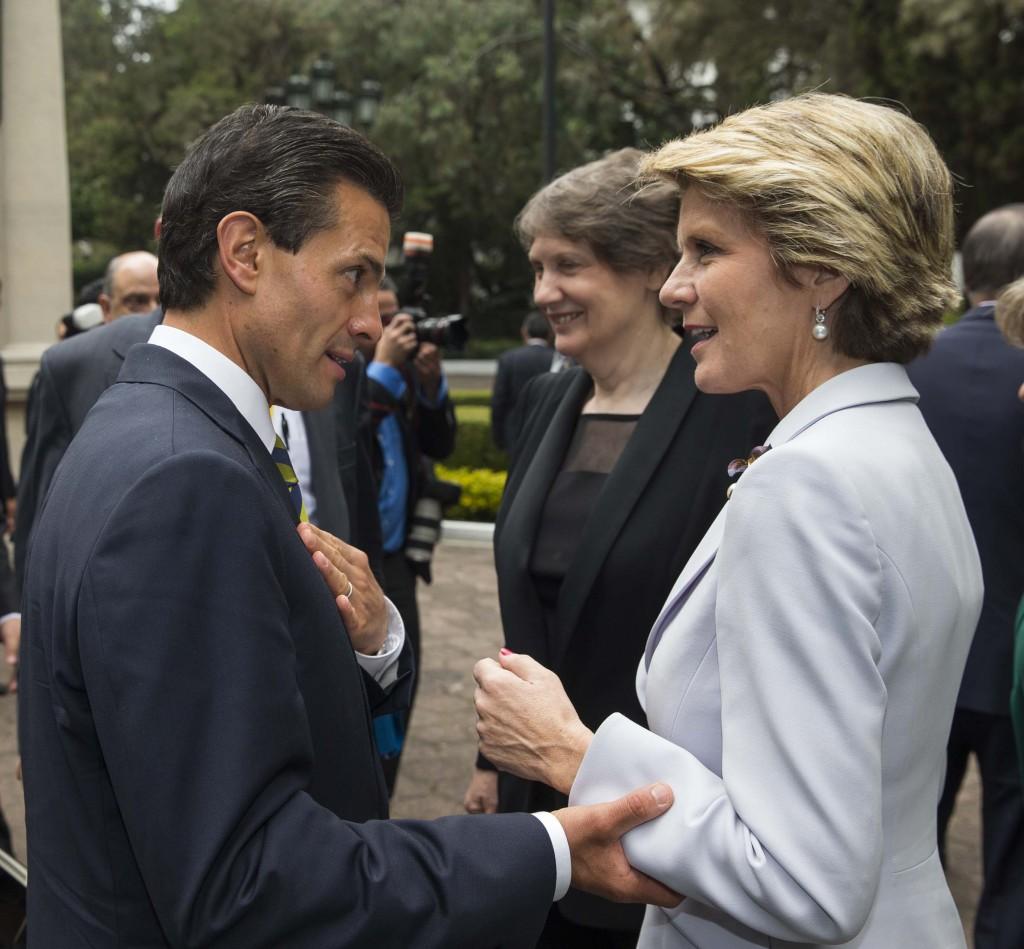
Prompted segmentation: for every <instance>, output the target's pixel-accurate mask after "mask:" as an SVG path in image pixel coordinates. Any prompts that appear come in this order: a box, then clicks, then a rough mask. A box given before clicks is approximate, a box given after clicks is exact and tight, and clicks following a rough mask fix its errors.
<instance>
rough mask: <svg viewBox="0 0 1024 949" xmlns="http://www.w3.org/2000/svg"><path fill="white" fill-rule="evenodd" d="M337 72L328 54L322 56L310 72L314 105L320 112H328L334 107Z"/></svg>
mask: <svg viewBox="0 0 1024 949" xmlns="http://www.w3.org/2000/svg"><path fill="white" fill-rule="evenodd" d="M336 72H337V71H336V70H335V68H334V61H333V60H332V59H330V58H329V57H328V55H327V54H326V53H321V54H320V57H319V58H318V59H317V61H316V62H315V63H313V66H312V68H311V69H310V71H309V74H310V78H311V79H312V86H313V89H312V91H313V104H314V106H315V107H316V109H317V111H318V112H326V111H329V110H330V109H331V108H332V107H333V103H334V77H335V75H336Z"/></svg>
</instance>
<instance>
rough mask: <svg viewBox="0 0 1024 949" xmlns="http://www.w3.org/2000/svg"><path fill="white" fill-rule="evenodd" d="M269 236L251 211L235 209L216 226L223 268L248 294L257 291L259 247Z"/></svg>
mask: <svg viewBox="0 0 1024 949" xmlns="http://www.w3.org/2000/svg"><path fill="white" fill-rule="evenodd" d="M266 236H267V235H266V231H265V230H264V228H263V225H262V224H261V223H260V220H259V218H257V217H255V216H254V215H252V214H250V213H249V212H248V211H232V212H231V213H230V214H226V215H225V216H224V217H222V218H221V220H220V223H219V224H218V225H217V256H218V259H219V260H220V267H221V270H223V271H224V275H225V276H226V277H227V278H228V280H230V281H231V282H232V283H233V284H234V285H235V286H236V287H237V288H238V289H239V290H240V291H241V292H242V293H244V294H246V295H248V296H252V295H253V294H254V293H255V292H256V283H257V281H258V279H259V257H260V250H261V248H262V247H263V246H264V244H265V242H266Z"/></svg>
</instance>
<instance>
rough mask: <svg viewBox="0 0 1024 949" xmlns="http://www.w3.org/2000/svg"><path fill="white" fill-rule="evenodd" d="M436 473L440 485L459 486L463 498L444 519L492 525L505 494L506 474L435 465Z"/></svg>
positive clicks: (479, 469) (446, 513)
mask: <svg viewBox="0 0 1024 949" xmlns="http://www.w3.org/2000/svg"><path fill="white" fill-rule="evenodd" d="M435 471H436V472H437V476H438V477H439V478H440V479H441V480H442V481H454V482H455V483H456V484H458V485H461V486H462V498H461V499H460V500H459V503H458V504H457V505H456V506H455V507H450V508H448V509H447V510H446V511H445V512H444V516H445V517H446V518H448V519H449V520H453V521H485V522H487V521H490V522H493V521H494V518H495V517H496V516H497V513H498V506H499V505H500V504H501V494H502V492H503V491H504V490H505V477H506V474H507V473H506V472H504V471H491V470H490V469H487V468H461V467H460V468H449V467H448V466H446V465H437V466H436V467H435Z"/></svg>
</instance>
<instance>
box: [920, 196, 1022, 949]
mask: <svg viewBox="0 0 1024 949" xmlns="http://www.w3.org/2000/svg"><path fill="white" fill-rule="evenodd" d="M962 253H963V270H964V283H965V286H966V292H967V299H968V302H969V304H970V309H969V310H968V311H967V312H966V313H965V314H964V315H963V316H962V317H961V318H960V321H959V322H958V323H956V324H955V325H954V326H951V327H949V328H948V329H945V330H943V331H942V332H941V333H940V334H939V335H938V337H936V340H935V344H934V345H933V347H932V349H931V352H930V353H929V354H928V355H926V356H924V357H922V358H921V359H919V360H917V361H916V362H914V363H912V364H911V365H910V366H908V367H907V369H908V371H909V373H910V379H911V381H912V382H913V383H914V385H915V386H916V387H917V390H918V391H919V392H920V393H921V401H920V408H921V412H922V413H923V414H924V417H925V420H926V421H927V422H928V427H929V428H930V429H931V431H932V434H933V435H934V436H935V440H936V441H937V442H938V443H939V447H940V448H941V449H942V452H943V454H944V455H945V456H946V459H947V460H948V461H949V463H950V465H951V467H952V468H953V471H954V473H955V474H956V478H957V483H958V484H959V486H960V492H961V494H962V495H963V499H964V506H965V507H966V509H967V516H968V518H969V520H970V522H971V528H972V529H973V531H974V538H975V540H976V541H977V544H978V553H979V554H980V555H981V566H982V572H983V576H984V580H985V600H984V604H983V606H982V612H981V618H980V619H979V621H978V627H977V630H976V632H975V634H974V640H973V642H972V645H971V652H970V655H969V657H968V659H967V667H966V669H965V671H964V678H963V682H962V684H961V686H960V694H959V696H958V698H957V707H956V712H955V715H954V717H953V727H952V731H951V734H950V738H949V747H948V767H947V771H946V784H945V787H944V789H943V793H942V798H941V800H940V802H939V839H940V847H942V846H943V845H944V838H945V832H946V827H947V824H948V822H949V817H950V815H951V813H952V811H953V805H954V803H955V800H956V794H957V791H958V789H959V787H960V784H961V782H962V780H963V776H964V770H965V768H966V765H967V759H968V756H969V755H970V754H971V753H973V754H974V755H975V756H976V758H977V760H978V766H979V769H980V771H981V782H982V825H983V835H984V842H983V843H984V845H983V866H984V886H983V889H982V893H981V898H980V901H979V903H978V912H977V921H976V924H975V946H976V947H977V949H1010V947H1017V946H1024V793H1022V788H1021V777H1020V770H1019V769H1018V763H1017V753H1016V748H1015V745H1014V738H1013V730H1012V724H1011V720H1010V709H1009V700H1010V686H1011V675H1012V669H1013V622H1014V614H1015V611H1016V608H1017V604H1018V602H1019V601H1020V598H1021V594H1022V593H1024V477H1022V470H1021V460H1022V449H1024V406H1022V405H1021V403H1020V400H1019V399H1018V398H1017V390H1018V388H1019V386H1020V384H1021V380H1022V379H1024V351H1022V350H1020V349H1015V348H1014V347H1012V346H1010V345H1009V343H1007V342H1006V340H1005V339H1004V338H1003V336H1002V335H1001V334H1000V332H999V329H998V327H997V326H996V323H995V318H994V314H995V298H996V297H997V296H998V295H999V292H1000V291H1001V290H1002V289H1003V287H1005V286H1006V285H1007V284H1009V283H1010V282H1011V281H1013V280H1014V279H1016V278H1017V277H1019V276H1021V275H1022V274H1024V204H1013V205H1007V206H1005V207H1002V208H999V209H997V210H995V211H991V212H989V213H988V214H986V215H985V216H984V217H982V218H981V219H980V220H979V221H978V222H977V223H976V224H975V225H974V226H973V227H972V228H971V230H970V232H969V233H968V235H967V237H966V239H965V240H964V244H963V249H962Z"/></svg>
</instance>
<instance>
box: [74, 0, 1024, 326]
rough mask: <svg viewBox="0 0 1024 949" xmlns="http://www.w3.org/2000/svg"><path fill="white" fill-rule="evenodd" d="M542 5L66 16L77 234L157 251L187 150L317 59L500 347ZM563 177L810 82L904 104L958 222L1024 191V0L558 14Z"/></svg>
mask: <svg viewBox="0 0 1024 949" xmlns="http://www.w3.org/2000/svg"><path fill="white" fill-rule="evenodd" d="M540 6H541V5H540V0H528V2H524V0H244V2H243V0H180V2H179V3H178V4H177V6H173V5H171V4H168V3H167V2H166V0H165V2H162V3H157V2H155V0H104V2H97V0H62V11H63V18H64V19H63V23H64V48H65V59H66V71H65V75H66V83H67V112H68V139H69V149H70V160H71V181H72V212H73V229H74V235H75V237H76V238H90V239H94V240H97V239H98V240H103V241H106V242H109V244H110V245H112V246H114V247H119V248H127V247H134V246H140V245H144V244H145V243H146V242H147V240H148V239H149V237H150V235H151V231H152V222H153V219H154V217H155V216H156V214H157V213H158V208H159V202H160V197H161V194H162V191H163V187H164V184H165V183H166V181H167V178H168V177H169V175H170V173H171V172H172V171H173V169H174V167H175V165H176V164H177V162H178V161H179V160H180V159H181V156H182V154H183V153H184V150H185V148H186V147H187V145H188V143H189V142H190V141H192V140H193V139H194V138H195V137H196V136H197V135H198V134H199V133H200V132H201V131H202V130H203V129H204V128H205V127H207V126H208V125H209V124H211V123H212V122H213V121H214V120H215V119H217V118H218V117H220V116H221V115H223V114H224V113H225V112H227V111H229V110H230V109H232V108H234V107H235V106H236V105H238V104H240V103H242V102H245V101H251V100H258V99H260V98H262V96H263V94H264V90H265V89H266V88H267V87H268V86H269V85H272V84H275V83H280V82H281V81H283V80H284V79H286V78H287V76H288V75H289V74H290V73H291V72H293V71H296V70H298V69H308V67H309V65H310V64H311V62H312V60H313V59H314V58H315V57H316V56H317V54H318V53H320V52H321V51H324V52H327V53H328V54H329V55H330V56H331V58H332V59H333V60H334V62H335V63H336V64H337V67H338V82H339V84H340V85H343V86H346V87H347V88H349V89H354V88H358V84H359V82H360V80H362V79H363V78H376V79H378V80H380V81H381V83H382V84H383V93H384V96H383V102H382V107H381V111H380V116H379V119H378V121H377V123H376V125H375V127H374V128H373V130H372V132H371V134H372V137H373V138H374V139H375V140H376V141H377V142H378V143H379V144H380V145H381V146H382V147H383V148H384V150H385V151H386V152H388V154H390V155H391V156H392V157H393V158H394V159H395V161H396V162H397V164H398V165H399V167H400V168H401V169H402V172H403V175H404V177H405V179H406V182H407V187H408V200H407V204H406V208H405V211H404V214H403V219H402V221H401V222H399V225H398V227H397V228H396V233H397V234H400V233H401V231H402V230H405V229H415V230H428V231H431V232H432V233H434V234H435V248H436V250H435V261H434V267H433V273H432V290H433V292H434V297H435V303H436V305H437V308H438V309H439V310H447V309H460V310H463V311H468V312H470V313H472V314H473V315H474V319H475V320H476V321H477V323H478V326H479V325H480V323H481V322H482V323H484V325H485V329H487V328H489V329H491V330H494V329H496V328H498V329H503V330H505V331H507V330H509V329H511V327H512V326H513V325H515V323H517V321H518V318H519V314H520V313H521V312H522V307H523V306H524V305H525V303H526V299H527V294H528V286H529V274H528V271H527V268H526V266H525V262H524V258H523V254H522V251H521V249H520V248H518V247H517V246H516V244H515V241H514V238H513V236H512V230H511V223H512V220H513V218H514V216H515V214H516V212H517V211H518V210H519V209H520V208H521V207H522V205H523V203H524V202H525V200H526V199H527V198H528V197H529V195H530V194H531V193H532V191H533V190H534V189H535V188H536V187H538V186H539V184H540V183H541V181H540V176H541V167H540V165H541V157H540V154H541V149H540V143H541V125H540V121H541V95H542V88H541V87H542V71H543V70H542V35H541V30H542V25H541V9H540ZM557 32H558V37H557V42H558V87H557V88H558V119H559V142H558V164H559V167H561V168H563V169H567V168H570V167H573V166H574V165H576V164H579V163H580V162H582V161H586V160H589V159H592V158H594V157H597V156H598V155H600V154H602V153H603V152H604V151H606V150H608V149H610V148H615V147H621V146H624V145H639V146H641V147H643V146H649V145H656V144H658V143H660V142H662V141H664V140H665V139H667V138H670V137H674V136H678V135H685V134H687V133H688V132H689V131H691V130H692V129H693V128H695V127H700V126H703V125H706V124H709V123H711V122H714V121H716V120H718V119H719V118H721V117H722V116H724V115H727V114H728V113H730V112H732V111H735V110H738V109H742V108H744V107H746V106H748V105H751V104H753V103H756V102H763V101H766V100H769V99H773V98H778V97H782V96H786V95H790V94H792V93H793V92H798V91H802V90H806V89H810V88H823V89H825V90H827V91H834V92H845V93H849V94H851V95H857V96H874V97H881V98H884V99H890V100H895V101H897V102H899V103H902V105H903V106H904V107H906V108H907V109H908V110H909V111H910V113H911V114H912V115H914V116H915V118H917V119H918V120H920V121H922V122H923V123H924V124H925V125H926V126H927V127H928V128H929V130H930V131H931V133H932V134H933V136H934V137H935V139H936V141H937V142H938V144H939V146H940V148H941V149H942V151H943V153H944V155H945V157H946V159H947V161H948V162H949V164H950V166H951V167H952V169H953V170H954V172H955V173H956V174H957V176H958V178H959V181H960V182H961V187H960V188H959V191H958V195H957V197H958V203H959V206H960V209H961V219H960V220H961V229H963V228H964V227H966V226H968V225H969V224H970V223H971V222H972V221H973V220H974V219H975V218H976V217H978V215H980V214H981V213H983V212H984V211H985V210H987V209H989V208H991V207H993V206H995V205H998V204H1002V203H1005V202H1008V201H1011V200H1020V199H1021V180H1020V174H1021V173H1020V169H1021V168H1022V167H1024V124H1022V123H1021V122H1020V114H1021V103H1022V100H1024V0H827V2H826V0H802V2H799V3H798V2H796V0H770V2H765V0H718V2H717V3H715V4H708V3H703V2H700V0H629V2H626V0H586V2H584V0H561V2H560V3H559V4H558V13H557Z"/></svg>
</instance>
